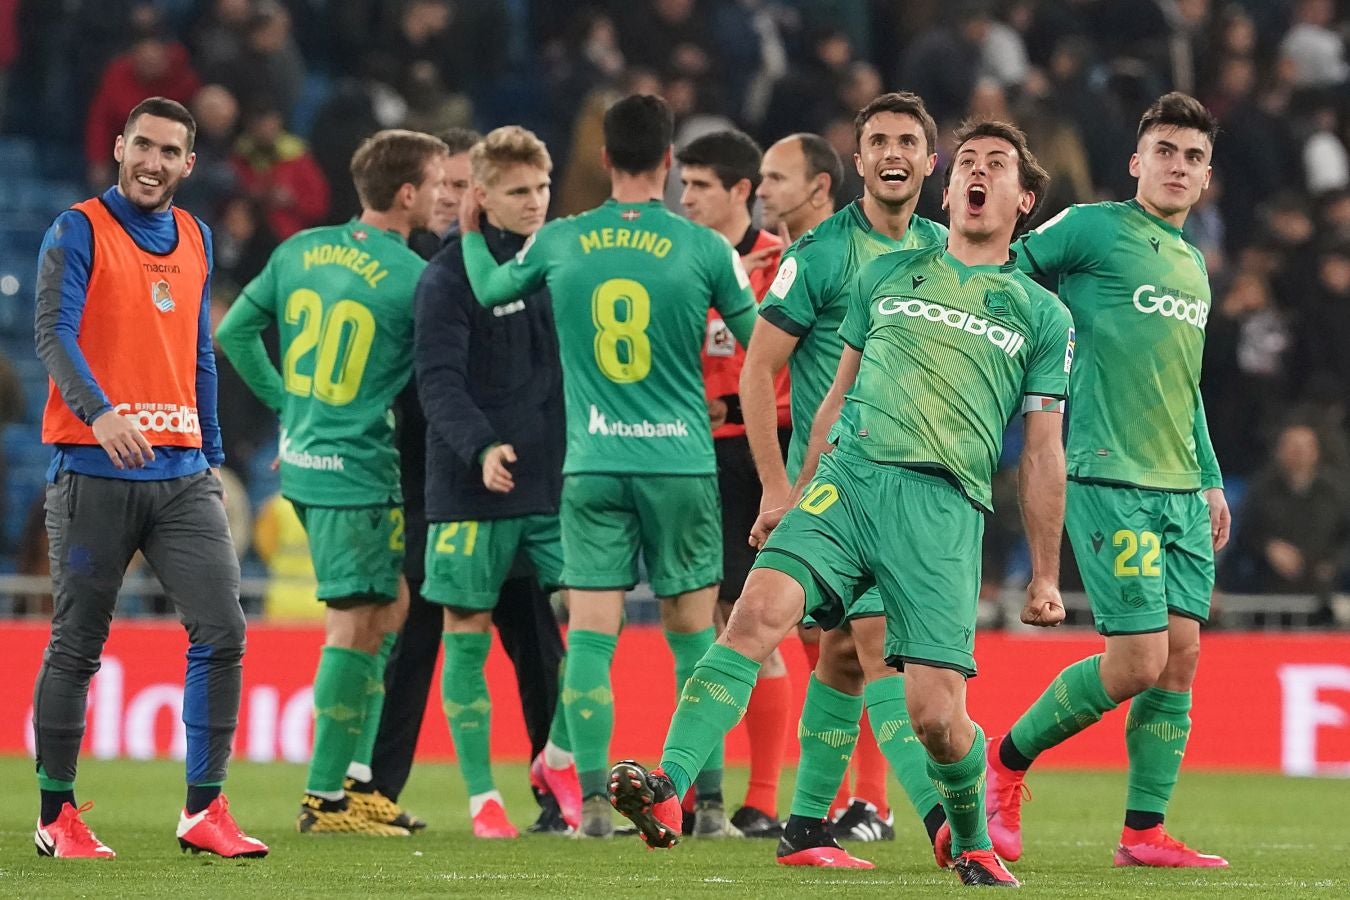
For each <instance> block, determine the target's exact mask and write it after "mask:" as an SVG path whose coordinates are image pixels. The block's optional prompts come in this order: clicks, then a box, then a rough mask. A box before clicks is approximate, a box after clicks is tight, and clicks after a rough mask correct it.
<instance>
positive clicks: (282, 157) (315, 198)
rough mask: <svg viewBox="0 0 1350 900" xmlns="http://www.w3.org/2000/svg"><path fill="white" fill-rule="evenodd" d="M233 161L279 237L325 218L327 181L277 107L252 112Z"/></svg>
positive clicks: (263, 106) (262, 105)
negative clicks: (288, 129)
mask: <svg viewBox="0 0 1350 900" xmlns="http://www.w3.org/2000/svg"><path fill="white" fill-rule="evenodd" d="M233 162H234V170H235V172H236V174H238V176H239V182H240V184H241V185H243V188H244V191H245V193H246V194H247V195H248V196H249V198H250V199H252V200H253V201H255V202H256V203H258V204H259V205H260V206H261V207H262V210H263V215H264V217H265V218H266V221H267V224H268V226H269V227H270V228H271V230H272V234H273V235H274V236H275V237H276V239H277V240H278V241H284V240H285V239H286V238H288V237H290V236H291V235H293V234H295V233H296V232H297V231H300V230H302V229H305V228H310V227H312V226H314V225H318V224H320V223H322V222H323V221H324V216H326V215H327V214H328V180H327V179H326V178H324V175H323V172H322V171H321V170H320V169H319V165H318V163H316V162H315V161H314V157H313V156H311V155H310V152H309V147H308V146H307V145H306V144H305V142H304V141H302V140H301V139H300V138H298V137H296V136H295V135H293V134H291V133H289V132H288V131H286V130H285V127H284V124H283V118H282V115H281V110H280V109H279V108H278V107H277V106H276V105H274V104H272V103H269V102H263V103H260V104H259V105H258V106H257V107H255V108H254V109H253V110H252V111H250V112H249V113H248V115H247V116H246V117H245V119H244V133H243V135H242V136H241V137H240V138H239V141H238V142H237V143H236V144H235V153H234V159H233Z"/></svg>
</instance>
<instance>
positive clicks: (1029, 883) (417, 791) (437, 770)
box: [0, 758, 1350, 900]
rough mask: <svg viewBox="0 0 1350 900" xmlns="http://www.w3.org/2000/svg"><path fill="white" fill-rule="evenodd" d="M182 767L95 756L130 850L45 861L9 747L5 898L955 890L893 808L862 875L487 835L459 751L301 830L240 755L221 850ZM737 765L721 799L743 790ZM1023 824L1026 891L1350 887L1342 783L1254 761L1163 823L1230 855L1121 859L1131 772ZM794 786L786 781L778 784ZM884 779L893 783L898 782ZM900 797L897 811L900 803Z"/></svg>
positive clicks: (1314, 892)
mask: <svg viewBox="0 0 1350 900" xmlns="http://www.w3.org/2000/svg"><path fill="white" fill-rule="evenodd" d="M181 773H182V769H181V767H180V766H179V765H177V764H173V763H162V762H154V763H135V762H99V761H94V760H89V761H86V762H85V764H84V767H83V770H82V773H81V777H80V785H79V791H80V799H81V800H93V801H94V802H95V803H96V804H97V806H96V808H95V809H94V810H93V811H92V813H90V814H89V816H88V818H87V821H89V822H90V824H91V825H92V826H93V827H94V829H95V830H96V831H97V833H98V835H99V837H100V838H102V839H103V840H104V841H105V842H106V843H107V844H109V845H110V846H111V847H112V848H113V849H115V850H116V851H117V852H118V854H119V856H118V858H117V859H116V860H114V861H111V862H82V861H74V860H71V861H68V862H62V861H59V860H49V859H39V858H37V856H36V855H35V853H34V849H33V841H32V830H33V820H34V817H35V815H36V803H37V791H36V787H35V785H34V778H33V774H32V763H31V762H29V761H27V760H22V759H14V758H8V759H0V784H3V785H4V786H5V799H4V801H3V802H2V803H0V897H22V898H25V900H28V898H43V897H74V896H83V897H146V898H158V897H171V898H183V897H213V898H221V897H268V898H273V897H357V896H359V897H394V898H404V897H433V896H435V897H445V896H469V895H477V896H480V897H484V898H488V897H491V898H499V897H531V898H538V897H584V898H591V900H626V898H643V900H656V898H665V897H686V896H699V897H703V896H724V897H771V896H772V897H778V898H791V897H805V896H830V897H836V896H838V897H851V896H864V895H870V896H901V895H902V896H904V897H929V896H949V895H952V894H957V893H961V892H963V891H964V890H965V889H963V888H962V887H961V886H960V885H959V884H958V883H957V881H956V877H955V876H954V875H953V874H951V873H946V872H940V871H938V870H937V868H936V867H935V866H934V865H933V862H932V855H931V853H930V851H929V849H928V845H927V841H926V840H924V837H923V834H922V828H921V827H920V825H919V824H918V823H917V821H916V820H915V819H914V818H913V817H912V816H907V815H903V814H902V815H898V816H897V819H898V821H897V823H896V824H897V831H898V832H899V834H898V837H897V840H896V841H895V842H894V843H881V844H852V845H850V847H851V849H852V850H853V851H854V852H855V853H857V854H858V855H860V856H863V857H866V858H868V859H871V860H873V861H874V862H876V863H877V868H876V869H875V870H874V871H869V872H855V871H828V870H821V869H787V868H784V867H781V866H777V865H775V864H774V861H773V844H772V842H769V841H748V840H738V841H732V840H728V841H717V842H709V841H704V842H698V841H691V840H686V841H685V842H684V843H682V844H681V845H680V846H679V847H677V848H675V849H674V850H672V851H669V852H652V851H648V850H646V849H645V848H643V847H642V846H641V844H640V842H639V841H638V839H637V838H632V837H628V838H620V839H616V840H615V841H612V842H579V841H573V840H569V839H566V838H561V837H556V836H525V837H522V838H521V839H520V840H518V841H479V840H476V839H474V838H473V837H472V835H471V833H470V832H469V823H468V814H467V811H466V809H467V804H466V801H465V797H464V791H463V787H462V784H461V782H460V780H459V777H458V774H457V773H456V772H455V770H454V768H453V767H451V766H445V765H427V766H421V767H419V768H417V769H416V770H415V771H414V774H413V780H412V782H411V783H410V784H409V786H408V790H407V791H406V792H405V794H404V798H403V799H404V800H405V801H406V803H407V805H408V806H409V808H410V809H412V810H413V811H414V812H417V813H419V814H421V815H422V816H424V817H425V818H427V819H428V820H429V821H430V823H431V827H430V828H429V829H428V830H427V831H425V832H423V833H422V834H420V835H417V836H415V837H412V838H400V839H392V838H383V839H380V838H360V837H339V836H323V837H307V836H301V835H299V834H297V833H295V831H294V816H295V812H296V805H297V803H298V800H299V796H300V794H299V792H300V788H301V786H302V785H303V782H304V772H303V770H302V769H301V768H300V767H297V766H291V765H256V764H248V763H238V764H236V765H234V766H233V768H232V771H231V777H230V783H229V788H228V789H229V794H230V800H231V804H232V808H233V810H234V811H235V813H236V814H237V816H238V818H239V820H240V822H241V823H242V824H243V825H244V827H245V829H246V830H248V831H249V832H250V833H251V834H253V835H255V836H257V837H259V838H262V839H263V840H265V841H267V842H268V843H269V844H270V845H271V847H272V855H271V856H270V857H269V858H267V859H265V860H260V861H237V862H231V861H222V860H219V859H215V858H213V857H207V856H200V857H193V856H191V855H190V854H189V855H185V854H182V853H181V852H180V851H179V849H178V845H177V842H176V840H175V839H174V826H175V823H176V817H177V811H178V807H179V806H180V805H181V803H182V789H181V780H180V779H181V778H182V774H181ZM744 778H745V774H744V771H743V770H733V771H732V772H731V773H730V775H729V779H728V781H729V784H728V788H729V791H730V793H729V796H731V797H733V798H734V797H737V796H738V794H739V792H740V791H741V790H743V787H744ZM498 781H499V783H500V784H501V785H502V788H503V794H504V795H505V797H506V801H507V809H508V811H509V812H510V813H511V814H512V816H513V819H514V821H515V822H516V823H517V824H518V825H521V826H524V825H525V824H527V823H528V821H529V819H530V818H532V816H533V813H534V811H535V807H534V804H533V802H532V800H531V799H530V797H529V795H528V792H527V789H526V780H525V771H524V767H522V766H499V767H498ZM1030 784H1031V787H1032V790H1033V791H1034V792H1035V799H1034V801H1033V802H1031V803H1030V804H1028V805H1027V807H1026V811H1025V816H1024V823H1025V837H1026V845H1027V848H1026V853H1025V855H1024V857H1023V859H1022V861H1021V862H1019V863H1016V864H1014V865H1013V867H1012V868H1013V870H1014V872H1015V873H1016V874H1017V875H1018V877H1019V878H1021V879H1022V880H1023V883H1024V889H1023V895H1025V896H1029V897H1093V898H1116V897H1131V898H1135V897H1137V898H1149V900H1159V898H1164V897H1165V898H1168V900H1171V898H1175V897H1192V896H1194V897H1203V896H1213V897H1217V896H1228V895H1233V894H1239V895H1243V896H1264V897H1266V898H1271V900H1274V898H1281V897H1291V896H1294V895H1295V894H1297V895H1299V896H1305V895H1306V896H1312V897H1328V898H1331V897H1338V898H1339V897H1347V896H1350V852H1347V851H1350V825H1347V809H1350V785H1347V784H1346V783H1345V782H1335V781H1314V780H1301V779H1287V778H1278V777H1271V776H1255V775H1213V774H1200V773H1186V774H1183V776H1182V782H1181V787H1180V789H1179V792H1178V797H1177V800H1176V802H1175V803H1174V810H1173V813H1172V816H1171V817H1170V819H1169V827H1170V829H1171V830H1172V831H1173V832H1174V833H1175V834H1176V835H1177V836H1178V837H1181V838H1182V839H1183V840H1187V841H1189V842H1191V843H1193V844H1194V845H1195V846H1197V847H1199V848H1201V849H1204V850H1206V851H1212V852H1216V853H1222V854H1224V855H1226V856H1227V857H1228V858H1229V860H1230V862H1231V863H1232V868H1231V869H1228V870H1227V871H1197V870H1192V871H1186V870H1170V871H1169V870H1146V869H1121V870H1116V869H1113V868H1112V867H1111V851H1112V849H1113V848H1114V841H1115V839H1116V837H1117V835H1118V834H1119V818H1120V804H1121V801H1122V799H1123V797H1124V789H1125V786H1124V775H1123V773H1092V772H1083V773H1066V772H1036V773H1033V775H1032V777H1031V779H1030ZM789 787H790V785H785V786H784V794H783V796H784V797H786V796H787V790H788V788H789ZM892 796H893V797H899V796H901V795H900V792H899V788H898V786H896V785H894V784H893V785H892ZM899 812H901V813H903V812H904V811H903V810H901V811H899Z"/></svg>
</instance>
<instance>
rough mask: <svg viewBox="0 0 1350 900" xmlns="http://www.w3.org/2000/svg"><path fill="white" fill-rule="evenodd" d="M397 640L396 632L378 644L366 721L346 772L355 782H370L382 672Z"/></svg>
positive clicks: (381, 711) (380, 709) (380, 712)
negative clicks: (378, 648)
mask: <svg viewBox="0 0 1350 900" xmlns="http://www.w3.org/2000/svg"><path fill="white" fill-rule="evenodd" d="M397 640H398V632H397V631H390V632H388V633H386V634H385V636H384V639H383V640H382V641H381V642H380V650H379V652H378V653H377V654H376V655H375V671H374V672H373V673H371V677H370V683H369V684H367V685H366V720H365V722H364V723H362V725H361V739H360V740H358V741H357V742H356V753H355V754H354V755H353V756H352V765H351V767H350V769H349V771H348V772H347V774H348V775H351V776H352V777H354V778H356V780H357V781H370V758H371V757H372V756H374V755H375V738H376V737H377V736H378V735H379V733H380V716H381V715H383V714H384V670H385V668H386V667H387V666H388V665H389V654H391V653H393V652H394V642H395V641H397ZM352 769H354V770H355V772H353V771H351V770H352Z"/></svg>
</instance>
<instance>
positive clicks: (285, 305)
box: [220, 219, 426, 506]
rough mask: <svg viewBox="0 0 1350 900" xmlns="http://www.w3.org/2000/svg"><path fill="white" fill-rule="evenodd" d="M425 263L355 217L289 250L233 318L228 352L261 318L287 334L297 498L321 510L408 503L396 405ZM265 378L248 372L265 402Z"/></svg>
mask: <svg viewBox="0 0 1350 900" xmlns="http://www.w3.org/2000/svg"><path fill="white" fill-rule="evenodd" d="M425 266H426V263H425V262H424V261H423V260H422V258H421V257H419V256H418V255H417V254H416V253H414V252H413V251H412V250H410V249H408V245H407V243H406V242H405V241H404V240H403V238H402V236H401V235H399V234H397V233H395V232H391V231H382V230H379V229H375V228H371V227H369V226H367V225H363V224H362V223H361V222H360V221H358V220H355V219H353V220H352V221H350V222H348V223H346V224H345V225H333V226H327V227H323V228H314V229H311V230H309V231H302V232H300V233H299V234H296V235H294V236H293V237H291V238H288V239H287V240H286V241H285V242H283V243H282V244H281V246H279V247H278V248H277V249H276V250H275V251H274V252H273V253H272V256H271V258H270V259H269V260H268V261H267V265H266V266H265V267H264V268H263V271H262V272H261V274H259V275H258V277H257V278H255V279H253V280H252V281H251V282H249V283H248V285H247V286H246V287H245V288H244V290H243V292H242V293H240V295H239V297H238V299H236V300H235V303H234V306H233V307H231V309H230V312H229V313H228V314H227V315H226V317H225V322H223V323H222V325H221V334H220V337H221V342H222V346H224V347H225V349H226V351H227V353H228V352H229V351H230V345H229V344H227V338H228V335H229V334H230V332H231V331H232V330H233V328H232V327H233V326H234V324H235V322H232V321H231V320H232V319H233V320H235V321H237V322H242V321H244V320H252V323H253V325H254V326H255V327H256V329H257V331H260V330H261V326H262V325H264V324H268V323H270V322H271V321H275V322H276V325H277V328H278V331H279V333H280V355H281V383H282V386H283V388H284V391H283V392H282V393H281V395H280V399H281V402H280V414H281V448H280V454H279V455H280V462H281V490H282V493H283V494H285V495H286V496H287V497H288V498H290V499H292V500H294V501H297V502H299V503H304V504H308V505H311V506H366V505H379V504H387V503H397V502H400V501H401V500H402V491H401V488H400V486H399V454H398V448H397V446H396V445H395V443H394V415H393V413H392V412H391V411H390V406H391V405H392V404H393V402H394V399H395V398H396V397H397V396H398V393H399V391H401V390H402V389H403V386H404V385H405V384H406V383H407V381H408V378H409V376H410V375H411V374H412V333H413V291H414V289H415V288H416V287H417V279H418V278H419V277H420V275H421V274H422V269H423V268H425ZM249 330H250V331H252V329H249ZM255 335H256V331H254V332H253V335H250V337H252V339H254V340H256V336H255ZM231 358H235V356H234V354H231ZM265 374H266V373H258V372H252V371H247V367H241V368H240V375H241V376H242V377H243V378H244V379H245V381H246V382H248V384H249V386H250V387H251V388H252V389H253V390H254V392H255V393H257V394H259V396H263V397H264V399H266V396H267V395H266V391H265V390H264V388H265V387H266V384H265V381H264V379H261V378H260V375H265ZM270 377H271V379H273V380H275V378H276V374H275V371H273V372H272V374H271V376H270Z"/></svg>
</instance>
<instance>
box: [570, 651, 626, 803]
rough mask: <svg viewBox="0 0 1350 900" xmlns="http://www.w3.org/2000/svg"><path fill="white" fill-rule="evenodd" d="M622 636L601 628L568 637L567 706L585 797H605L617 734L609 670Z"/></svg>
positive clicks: (582, 790) (582, 792) (573, 749)
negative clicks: (611, 746)
mask: <svg viewBox="0 0 1350 900" xmlns="http://www.w3.org/2000/svg"><path fill="white" fill-rule="evenodd" d="M618 640H619V639H618V637H617V636H616V635H612V634H603V633H601V632H598V631H572V632H570V633H569V634H568V636H567V670H566V671H565V672H564V673H563V677H564V679H565V680H564V682H563V689H562V696H563V708H564V709H565V710H566V711H567V732H568V734H569V735H570V737H571V742H572V752H573V753H574V754H575V755H576V761H577V778H578V779H579V780H580V781H581V795H582V797H594V796H604V794H605V782H606V781H607V780H608V776H609V739H610V737H611V735H612V734H613V733H614V692H613V690H612V689H611V688H610V679H609V669H610V664H611V663H612V662H613V661H614V647H615V645H616V644H617V643H618Z"/></svg>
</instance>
